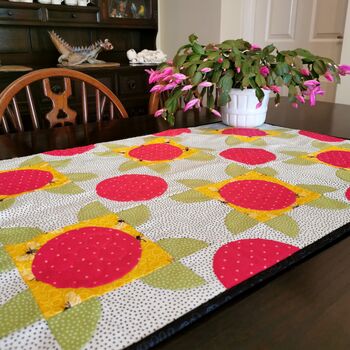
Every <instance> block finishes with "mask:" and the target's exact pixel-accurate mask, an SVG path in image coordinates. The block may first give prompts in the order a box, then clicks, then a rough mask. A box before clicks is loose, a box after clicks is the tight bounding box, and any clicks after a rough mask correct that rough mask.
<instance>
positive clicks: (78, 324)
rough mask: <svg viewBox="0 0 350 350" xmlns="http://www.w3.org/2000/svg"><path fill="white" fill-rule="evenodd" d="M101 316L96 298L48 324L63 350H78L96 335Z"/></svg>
mask: <svg viewBox="0 0 350 350" xmlns="http://www.w3.org/2000/svg"><path fill="white" fill-rule="evenodd" d="M100 316H101V305H100V301H99V299H97V298H94V299H89V300H87V301H84V302H83V303H81V304H79V305H76V306H74V307H72V308H70V309H68V310H66V311H63V312H61V313H59V314H58V315H56V316H54V317H51V318H49V319H48V320H47V323H48V325H49V328H50V330H51V332H52V334H53V335H54V336H55V338H56V340H57V341H58V343H59V344H60V346H61V347H62V350H78V349H81V348H82V347H83V346H84V345H85V344H86V343H87V342H88V341H89V340H90V339H91V338H92V336H93V335H94V332H95V330H96V327H97V323H98V321H99V319H100Z"/></svg>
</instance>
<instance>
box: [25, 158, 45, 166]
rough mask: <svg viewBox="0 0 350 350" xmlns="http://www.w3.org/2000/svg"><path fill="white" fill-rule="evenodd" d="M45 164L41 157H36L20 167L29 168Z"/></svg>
mask: <svg viewBox="0 0 350 350" xmlns="http://www.w3.org/2000/svg"><path fill="white" fill-rule="evenodd" d="M43 162H45V161H44V160H43V159H42V158H41V157H39V156H35V157H32V158H29V159H27V160H25V161H24V162H22V163H21V164H20V165H19V167H27V166H31V165H35V164H38V163H43Z"/></svg>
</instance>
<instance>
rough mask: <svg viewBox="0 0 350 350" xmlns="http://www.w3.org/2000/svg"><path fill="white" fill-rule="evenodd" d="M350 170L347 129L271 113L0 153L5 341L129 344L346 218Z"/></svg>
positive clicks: (69, 349) (1, 330)
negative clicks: (241, 124) (296, 124)
mask: <svg viewBox="0 0 350 350" xmlns="http://www.w3.org/2000/svg"><path fill="white" fill-rule="evenodd" d="M349 182H350V142H349V141H347V140H342V139H338V138H335V137H330V136H325V135H320V134H316V133H312V132H306V131H299V130H291V129H285V128H277V127H273V126H269V125H264V126H263V127H261V128H259V129H240V128H231V127H226V126H224V125H223V124H212V125H209V126H205V127H197V128H192V129H172V130H168V131H164V132H161V133H158V134H154V135H148V136H146V137H137V138H132V139H126V140H122V141H115V142H110V143H104V144H96V145H90V146H85V147H78V148H74V149H67V150H57V151H50V152H46V153H43V154H39V155H34V156H29V157H24V158H16V159H11V160H4V161H1V162H0V227H1V228H0V348H1V349H23V348H26V347H27V346H28V344H30V347H31V348H33V349H63V350H75V349H99V350H103V349H123V348H125V347H128V346H130V345H132V344H135V343H137V342H139V341H141V340H142V339H143V338H145V337H147V336H149V335H150V334H152V333H154V332H156V331H157V330H159V329H161V328H163V327H164V326H166V325H168V324H170V323H172V322H173V321H174V320H177V319H179V318H181V317H182V316H183V315H186V314H188V313H189V312H191V311H192V310H194V309H196V308H198V307H199V306H200V305H203V304H205V303H207V302H208V301H210V300H213V299H214V298H216V297H217V296H218V295H222V294H223V293H225V292H227V291H228V290H234V288H239V285H240V284H242V283H244V281H246V280H249V279H250V280H249V281H253V280H254V278H256V277H259V276H262V274H263V273H264V271H265V272H267V271H269V270H271V269H273V268H274V267H275V266H278V265H279V264H282V263H283V261H284V260H285V259H290V257H292V256H293V255H294V256H296V255H297V254H300V252H302V251H305V249H307V248H308V247H310V245H312V244H313V245H314V244H315V242H320V240H322V238H323V237H325V236H327V235H328V236H330V235H329V234H331V233H334V231H336V230H339V228H341V227H343V226H344V225H346V224H347V223H349V222H350V205H349V204H350V203H349V201H350V185H349ZM148 345H151V343H149V344H148ZM148 345H147V344H144V345H143V347H142V348H147V346H148Z"/></svg>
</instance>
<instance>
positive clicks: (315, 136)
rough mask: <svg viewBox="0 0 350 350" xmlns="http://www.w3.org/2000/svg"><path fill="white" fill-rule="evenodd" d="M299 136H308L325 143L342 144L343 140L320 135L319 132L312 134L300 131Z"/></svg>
mask: <svg viewBox="0 0 350 350" xmlns="http://www.w3.org/2000/svg"><path fill="white" fill-rule="evenodd" d="M299 135H303V136H307V137H310V138H312V139H315V140H319V141H325V142H342V141H344V140H343V139H340V138H338V137H334V136H328V135H323V134H318V133H317V132H311V131H306V130H300V131H299Z"/></svg>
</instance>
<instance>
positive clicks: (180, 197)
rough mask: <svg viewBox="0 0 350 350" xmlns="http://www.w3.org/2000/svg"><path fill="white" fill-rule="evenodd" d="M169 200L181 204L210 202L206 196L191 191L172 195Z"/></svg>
mask: <svg viewBox="0 0 350 350" xmlns="http://www.w3.org/2000/svg"><path fill="white" fill-rule="evenodd" d="M170 198H171V199H173V200H174V201H177V202H182V203H195V202H206V201H210V200H211V198H209V197H207V196H206V195H204V194H202V193H200V192H198V191H196V190H192V189H191V190H188V191H185V192H181V193H177V194H174V195H172V196H171V197H170Z"/></svg>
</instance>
